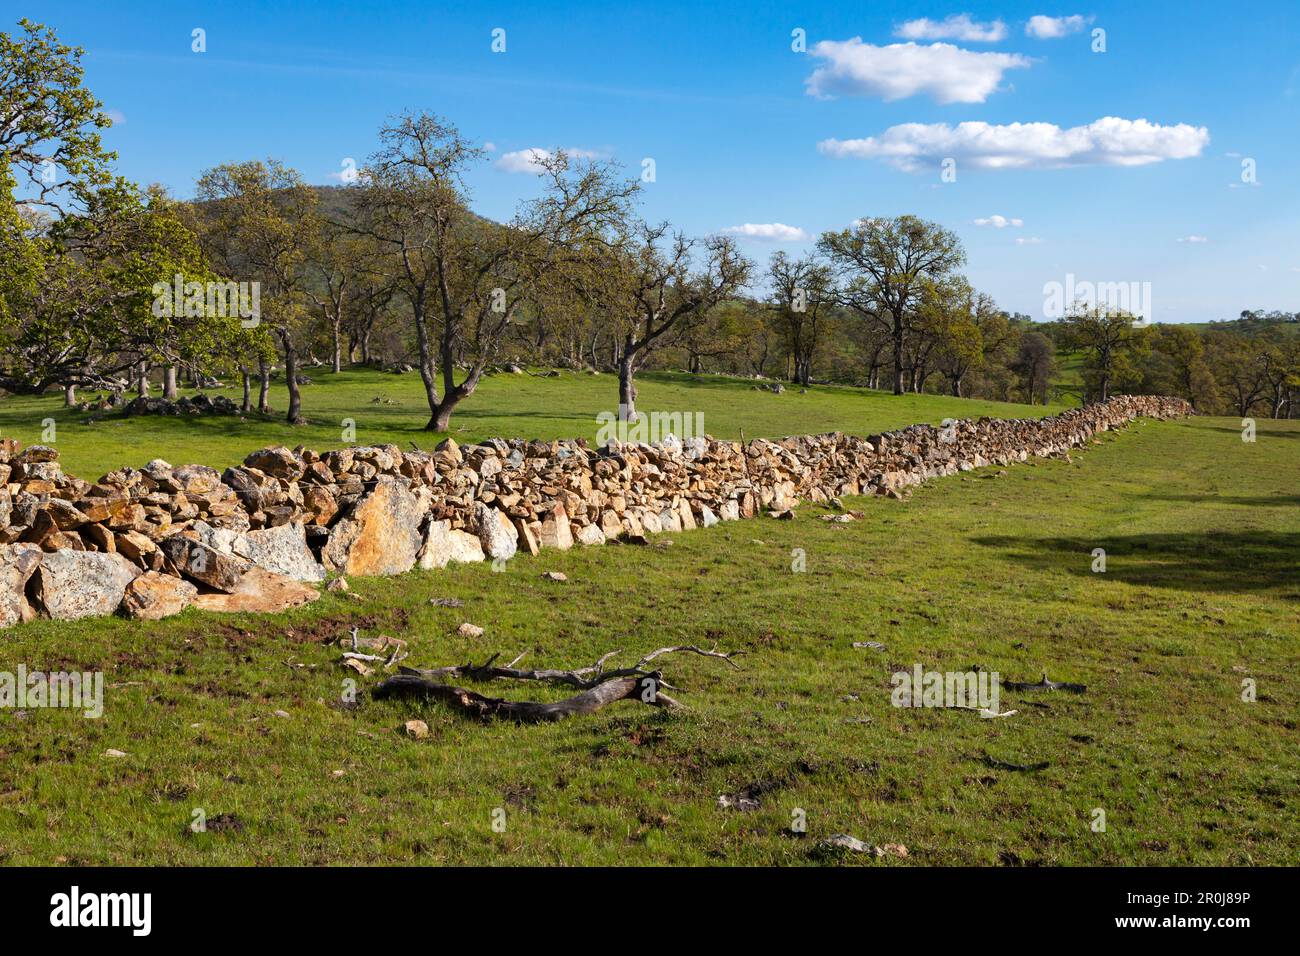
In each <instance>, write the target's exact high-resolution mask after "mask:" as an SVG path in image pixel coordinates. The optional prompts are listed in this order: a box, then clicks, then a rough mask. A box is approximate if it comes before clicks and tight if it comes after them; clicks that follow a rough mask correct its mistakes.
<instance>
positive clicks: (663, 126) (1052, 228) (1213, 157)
mask: <svg viewBox="0 0 1300 956" xmlns="http://www.w3.org/2000/svg"><path fill="white" fill-rule="evenodd" d="M24 7H25V9H24ZM0 8H3V9H4V10H5V11H6V15H5V16H4V17H3V20H2V21H0V22H3V23H4V24H5V26H3V27H0V29H6V30H10V29H12V25H13V23H14V22H15V21H16V20H17V19H18V18H19V17H20V16H22V15H24V14H26V15H27V16H30V17H32V18H33V19H36V20H38V21H39V22H43V23H47V24H49V25H51V26H54V27H55V28H56V29H57V30H58V31H59V33H60V36H61V37H62V38H63V39H64V40H65V41H66V42H70V43H75V44H78V45H80V46H83V47H84V48H85V49H86V51H87V55H86V58H85V60H84V65H85V67H86V72H87V83H88V85H89V86H90V88H91V89H92V90H93V91H94V92H95V93H96V95H97V96H99V98H100V99H102V100H103V101H104V104H105V108H106V109H108V110H110V111H111V112H112V114H113V115H114V116H115V118H116V120H117V122H116V125H115V126H114V128H113V129H112V130H110V131H109V132H108V134H107V135H106V140H107V142H108V144H109V146H110V147H111V148H113V149H116V150H117V151H118V152H119V154H120V160H119V169H120V171H121V172H122V173H123V174H124V175H127V176H129V177H130V178H132V179H135V180H137V181H139V182H161V183H164V184H165V185H167V186H168V187H169V188H170V189H172V191H173V192H175V193H176V194H177V195H180V196H189V195H191V194H192V192H193V187H194V181H195V178H196V177H197V175H198V174H199V172H200V171H201V170H203V169H204V168H206V167H208V166H211V165H213V164H215V163H218V162H223V161H229V160H239V159H248V158H254V157H267V156H274V157H277V158H280V159H283V160H285V161H286V162H288V163H289V164H290V165H292V166H295V167H296V168H298V169H299V170H301V171H302V173H303V174H304V176H305V177H306V178H307V179H308V180H309V181H311V182H317V183H328V182H332V181H336V179H332V178H331V177H335V178H336V177H337V176H338V174H339V172H340V171H341V170H342V169H343V164H344V162H345V160H346V159H348V158H351V159H354V160H356V161H357V162H362V161H364V158H365V157H366V155H367V154H368V153H369V152H370V151H371V150H372V149H373V148H374V143H375V138H374V134H375V130H376V129H377V127H378V126H379V124H380V122H381V121H382V120H383V119H384V118H385V117H386V116H388V115H390V114H393V113H395V112H398V111H400V110H403V109H408V108H409V109H427V110H432V111H434V112H437V113H440V114H442V115H443V116H445V117H447V118H449V119H450V120H452V121H453V122H455V123H456V124H457V125H459V126H460V127H461V129H462V130H463V131H465V132H466V133H467V134H468V135H470V136H471V137H473V138H475V139H477V140H479V141H480V142H484V143H491V144H492V145H493V147H494V148H495V151H494V152H493V154H492V160H491V161H490V162H488V163H486V164H484V167H483V168H482V169H481V170H480V171H478V172H477V173H476V174H475V175H474V176H473V177H472V179H471V181H470V185H471V188H472V192H473V200H474V205H475V208H476V209H477V210H478V211H479V212H481V213H483V214H484V215H488V216H492V217H494V218H505V217H508V216H509V214H510V212H511V211H512V209H513V208H514V206H515V204H516V203H517V202H518V201H519V200H520V199H522V198H525V197H527V196H529V195H530V194H531V193H532V191H533V190H534V189H535V188H536V180H535V179H534V178H533V177H532V176H531V175H530V174H529V173H528V172H527V171H526V163H524V162H522V161H521V160H522V157H520V156H518V155H516V156H514V157H511V156H510V155H509V154H519V153H520V152H521V151H524V150H528V149H533V148H541V149H548V148H553V147H557V146H559V147H565V148H569V149H577V150H582V151H590V152H591V153H593V154H598V155H601V156H609V157H612V158H614V159H616V160H618V161H620V162H622V163H623V164H625V165H626V166H627V167H628V169H629V171H632V172H639V170H640V168H641V162H642V159H643V158H646V157H651V158H653V159H654V162H655V173H656V181H655V182H653V183H649V184H647V185H646V187H645V191H644V208H645V213H646V215H647V216H648V217H649V218H652V219H669V220H671V221H672V222H673V223H674V224H676V225H678V226H679V227H680V228H682V229H684V230H685V231H686V232H688V233H690V234H694V235H704V234H707V233H711V232H715V231H719V230H724V229H728V228H736V227H742V226H744V225H745V224H751V225H752V226H759V227H767V228H760V229H751V230H749V231H750V232H759V233H771V232H777V233H780V232H782V230H779V229H777V228H776V225H775V224H781V225H784V226H788V227H792V228H793V229H797V230H800V231H801V233H802V234H803V235H806V236H809V237H815V236H816V235H817V233H819V232H821V231H822V230H825V229H837V228H842V227H844V226H845V225H847V224H848V223H850V222H852V221H853V220H855V219H857V218H859V217H862V216H878V215H895V214H900V213H915V214H917V215H920V216H923V217H925V218H928V219H933V220H935V221H938V222H940V223H942V224H944V225H945V226H947V227H949V228H951V229H953V230H954V231H956V232H957V233H958V235H960V236H961V238H962V240H963V242H964V243H965V245H966V249H967V252H968V256H969V264H968V270H967V271H968V273H969V275H970V277H971V279H972V281H973V282H974V283H975V284H976V286H977V287H979V288H981V289H984V290H985V291H988V292H990V293H991V294H992V295H993V296H994V297H995V298H996V299H997V301H998V303H999V304H1000V305H1001V306H1002V307H1004V308H1007V309H1011V310H1014V311H1020V312H1026V313H1029V314H1031V315H1033V316H1035V317H1041V314H1042V310H1043V298H1044V296H1043V286H1044V284H1045V283H1047V282H1052V281H1056V282H1061V283H1064V282H1065V280H1066V276H1067V274H1073V275H1074V276H1075V277H1076V278H1077V279H1078V280H1081V281H1084V280H1086V281H1100V282H1128V281H1137V282H1150V283H1151V298H1152V306H1153V315H1154V318H1155V319H1156V320H1157V321H1162V322H1171V321H1204V320H1208V319H1216V318H1225V317H1233V316H1235V315H1236V314H1237V313H1238V312H1239V311H1240V310H1241V309H1243V308H1265V309H1271V308H1281V309H1286V310H1288V311H1295V310H1297V309H1300V242H1298V240H1297V224H1298V223H1300V215H1298V214H1300V202H1298V201H1297V190H1296V188H1295V179H1296V172H1297V164H1298V163H1300V124H1298V123H1297V119H1300V117H1298V115H1297V113H1298V109H1297V108H1298V107H1300V42H1298V41H1297V38H1300V5H1297V4H1294V3H1290V2H1275V3H1259V4H1251V5H1249V7H1247V6H1244V5H1243V6H1239V7H1226V6H1224V5H1222V4H1212V3H1186V2H1183V3H1142V4H1134V3H1115V4H1110V3H1104V4H1087V5H1077V4H1074V3H1069V4H1066V5H1065V6H1057V5H1044V4H1041V3H1032V4H1024V3H960V4H956V5H952V4H914V3H906V4H904V3H819V4H797V3H789V4H785V3H744V4H739V3H738V4H735V5H717V4H707V3H676V2H671V0H663V2H655V3H636V4H627V5H625V6H624V7H623V8H622V9H618V8H617V7H616V6H611V5H600V6H597V5H595V4H592V5H590V6H587V5H579V4H568V3H528V4H523V3H518V4H516V3H490V4H471V3H436V2H428V0H424V2H410V3H408V2H391V3H383V4H380V3H367V2H362V0H347V2H335V0H316V2H311V3H275V4H263V3H258V4H254V3H204V4H190V3H183V2H180V3H178V2H167V3H163V2H157V3H154V2H130V3H117V4H114V3H105V2H104V0H99V2H91V3H81V2H77V3H65V2H57V0H47V2H44V3H41V4H39V5H37V6H36V8H35V9H33V8H32V6H31V5H29V4H28V5H23V7H20V6H19V5H15V4H13V3H10V2H8V0H4V2H2V3H0ZM963 14H964V15H966V17H965V19H959V20H956V21H949V20H948V18H950V17H954V16H958V17H959V16H961V15H963ZM1034 17H1049V18H1052V20H1050V21H1046V20H1032V21H1031V18H1034ZM1068 17H1077V18H1078V19H1065V18H1068ZM921 18H925V19H926V20H927V21H928V23H924V24H917V23H915V22H914V21H917V20H919V19H921ZM1027 24H1031V25H1030V26H1029V27H1028V28H1027ZM195 28H201V29H203V30H204V31H205V38H206V46H207V50H206V52H203V53H195V52H192V50H191V46H192V42H193V41H192V31H193V30H194V29H195ZM496 28H501V29H504V30H505V45H506V49H505V52H504V53H494V52H493V51H492V49H491V44H492V31H493V30H494V29H496ZM796 28H799V29H802V30H803V31H805V36H806V49H807V52H802V53H800V52H795V51H793V50H792V49H791V47H792V42H793V40H792V34H791V31H793V30H795V29H796ZM1027 29H1028V31H1029V32H1027ZM1096 29H1103V30H1104V31H1105V47H1106V49H1105V52H1104V53H1098V52H1093V50H1092V46H1093V44H1094V39H1093V31H1094V30H1096ZM1031 33H1032V34H1034V35H1031ZM853 38H860V42H853ZM909 43H910V44H912V45H911V46H908V45H907V44H909ZM935 44H940V46H938V47H936V46H935ZM819 71H820V72H819ZM1106 117H1114V118H1116V119H1117V120H1119V121H1121V122H1119V123H1116V122H1113V121H1112V122H1111V123H1109V124H1102V123H1098V121H1100V120H1103V118H1106ZM1139 121H1145V124H1142V123H1139ZM963 123H966V124H970V123H983V124H988V128H983V127H979V128H977V127H970V126H965V127H963V126H960V125H959V124H963ZM1031 123H1036V124H1050V125H1049V126H1037V127H1028V128H1027V127H1025V126H1023V125H1016V124H1031ZM907 124H916V125H907ZM1052 127H1057V128H1058V129H1053V128H1052ZM819 144H820V145H819ZM944 158H952V159H955V160H956V173H957V174H956V179H955V181H952V182H943V181H942V180H941V175H940V173H941V168H942V160H943V159H944ZM1243 159H1249V160H1252V161H1253V163H1254V169H1255V182H1254V183H1253V184H1249V183H1244V182H1242V162H1243ZM512 160H513V161H512ZM512 166H515V167H522V168H525V171H524V172H510V171H508V169H509V168H511V167H512ZM995 217H1002V218H1003V219H1005V220H1007V222H1006V224H1005V225H1003V226H1002V227H1001V228H998V226H996V225H994V224H993V223H994V222H996V221H997V220H995ZM979 220H985V223H984V224H982V225H980V224H977V221H979ZM1016 222H1019V225H1016V224H1015V223H1016ZM1180 240H1182V241H1180ZM742 242H743V246H744V248H745V250H746V252H747V253H748V254H749V255H751V256H753V257H755V258H758V259H760V260H766V258H767V257H768V256H769V255H770V254H771V253H772V252H773V251H774V250H775V249H778V248H783V249H786V250H789V251H794V252H798V251H802V250H804V249H806V248H808V247H809V246H810V245H811V243H810V242H809V241H807V240H802V239H800V238H798V235H797V234H795V235H793V237H789V238H784V239H783V238H776V239H772V238H766V239H764V238H750V237H746V236H742Z"/></svg>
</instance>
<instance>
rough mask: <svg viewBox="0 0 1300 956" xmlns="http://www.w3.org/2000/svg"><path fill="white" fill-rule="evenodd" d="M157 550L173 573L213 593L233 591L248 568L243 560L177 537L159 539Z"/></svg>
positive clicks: (210, 546)
mask: <svg viewBox="0 0 1300 956" xmlns="http://www.w3.org/2000/svg"><path fill="white" fill-rule="evenodd" d="M159 548H160V549H161V550H162V553H163V554H164V555H165V556H166V557H167V560H169V561H170V562H171V563H172V566H173V567H175V568H176V570H177V571H179V572H180V573H181V574H183V575H185V577H187V578H189V579H190V580H192V581H197V582H198V583H199V584H206V585H207V586H208V587H210V588H212V589H214V590H216V591H225V592H227V593H230V592H231V591H234V590H235V588H236V587H238V586H239V582H240V580H241V579H242V578H243V576H244V574H245V573H247V571H248V569H249V568H250V567H251V565H250V564H249V563H248V562H247V561H245V560H244V559H243V558H237V557H235V556H234V555H233V554H229V553H227V552H225V551H219V550H217V548H215V547H213V546H212V545H210V544H204V543H203V542H202V541H194V540H191V539H190V538H186V537H183V536H182V535H178V534H174V535H172V536H171V537H169V538H163V540H162V542H161V543H160V544H159Z"/></svg>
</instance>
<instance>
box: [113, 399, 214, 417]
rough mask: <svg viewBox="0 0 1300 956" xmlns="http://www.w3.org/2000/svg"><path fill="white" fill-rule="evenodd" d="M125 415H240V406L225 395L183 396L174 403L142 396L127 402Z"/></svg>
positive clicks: (169, 400) (123, 410)
mask: <svg viewBox="0 0 1300 956" xmlns="http://www.w3.org/2000/svg"><path fill="white" fill-rule="evenodd" d="M122 414H123V415H238V414H239V406H238V405H236V404H235V403H234V402H233V401H231V400H230V399H228V398H226V396H224V395H216V396H211V395H195V396H194V397H193V398H190V397H189V396H188V395H183V396H181V397H180V398H178V399H176V400H175V401H172V400H171V399H169V398H148V397H146V396H141V397H140V398H133V399H132V400H131V401H129V402H127V403H126V405H125V406H124V407H123V409H122Z"/></svg>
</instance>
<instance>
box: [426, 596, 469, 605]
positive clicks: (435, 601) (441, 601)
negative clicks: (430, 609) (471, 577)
mask: <svg viewBox="0 0 1300 956" xmlns="http://www.w3.org/2000/svg"><path fill="white" fill-rule="evenodd" d="M429 603H430V604H432V605H433V606H434V607H464V606H465V602H464V601H462V600H461V599H460V598H429Z"/></svg>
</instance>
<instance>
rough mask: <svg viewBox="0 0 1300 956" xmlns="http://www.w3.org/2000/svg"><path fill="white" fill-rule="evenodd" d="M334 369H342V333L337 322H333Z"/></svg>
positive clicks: (336, 370)
mask: <svg viewBox="0 0 1300 956" xmlns="http://www.w3.org/2000/svg"><path fill="white" fill-rule="evenodd" d="M334 371H335V372H341V371H343V333H342V330H341V329H340V328H339V323H338V322H335V323H334Z"/></svg>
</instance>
